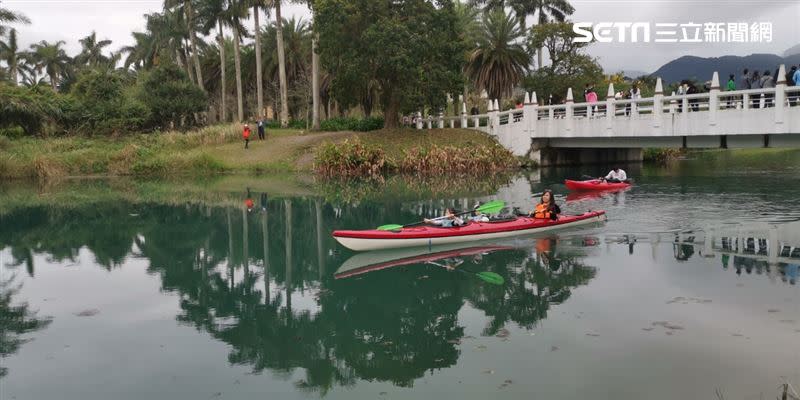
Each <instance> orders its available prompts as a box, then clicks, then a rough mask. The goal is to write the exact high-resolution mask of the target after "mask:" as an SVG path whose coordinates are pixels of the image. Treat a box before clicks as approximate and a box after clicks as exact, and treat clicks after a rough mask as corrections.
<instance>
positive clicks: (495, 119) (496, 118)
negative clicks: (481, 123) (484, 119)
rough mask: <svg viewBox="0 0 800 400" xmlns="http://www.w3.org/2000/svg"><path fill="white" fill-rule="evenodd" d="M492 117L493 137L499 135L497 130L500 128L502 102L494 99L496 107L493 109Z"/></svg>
mask: <svg viewBox="0 0 800 400" xmlns="http://www.w3.org/2000/svg"><path fill="white" fill-rule="evenodd" d="M492 110H493V111H492V112H493V114H492V117H491V118H490V120H491V127H492V128H491V132H492V134H493V135H497V128H498V127H499V126H500V102H499V101H497V99H494V105H493V107H492Z"/></svg>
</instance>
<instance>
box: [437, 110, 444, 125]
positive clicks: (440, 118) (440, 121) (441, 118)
mask: <svg viewBox="0 0 800 400" xmlns="http://www.w3.org/2000/svg"><path fill="white" fill-rule="evenodd" d="M436 125H437V127H438V128H439V129H443V128H444V114H443V113H442V112H441V111H439V117H438V118H437V124H436Z"/></svg>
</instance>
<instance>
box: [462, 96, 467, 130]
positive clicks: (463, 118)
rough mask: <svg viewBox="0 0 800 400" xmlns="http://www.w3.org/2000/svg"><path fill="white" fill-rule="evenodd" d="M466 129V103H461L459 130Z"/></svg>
mask: <svg viewBox="0 0 800 400" xmlns="http://www.w3.org/2000/svg"><path fill="white" fill-rule="evenodd" d="M466 127H467V102H465V101H464V102H461V128H466Z"/></svg>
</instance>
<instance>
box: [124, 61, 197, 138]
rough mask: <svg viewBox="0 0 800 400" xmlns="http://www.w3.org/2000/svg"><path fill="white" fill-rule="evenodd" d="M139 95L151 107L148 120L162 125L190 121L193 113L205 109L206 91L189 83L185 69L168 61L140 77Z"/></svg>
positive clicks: (154, 124) (176, 124) (153, 123)
mask: <svg viewBox="0 0 800 400" xmlns="http://www.w3.org/2000/svg"><path fill="white" fill-rule="evenodd" d="M138 98H139V100H140V101H141V102H142V103H143V104H144V105H145V106H146V107H147V108H149V109H150V123H151V124H152V125H153V126H161V127H167V126H168V125H169V124H173V125H174V126H176V127H177V126H179V125H180V124H181V121H190V120H191V117H192V114H194V113H198V112H201V111H204V110H205V109H206V105H207V103H208V99H207V96H206V94H205V93H204V92H203V90H202V89H200V88H199V87H197V86H196V85H195V84H193V83H192V81H191V80H190V79H189V77H188V76H187V75H186V71H184V70H182V69H180V68H178V66H176V65H174V64H171V63H166V64H161V65H159V66H157V67H155V68H153V69H152V70H151V71H149V72H147V73H146V74H145V75H144V77H142V78H140V87H139V93H138Z"/></svg>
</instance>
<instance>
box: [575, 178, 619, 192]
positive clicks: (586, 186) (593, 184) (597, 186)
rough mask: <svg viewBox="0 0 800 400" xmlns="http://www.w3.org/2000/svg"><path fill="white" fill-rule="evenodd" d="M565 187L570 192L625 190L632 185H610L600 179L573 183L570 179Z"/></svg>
mask: <svg viewBox="0 0 800 400" xmlns="http://www.w3.org/2000/svg"><path fill="white" fill-rule="evenodd" d="M564 185H566V186H567V189H569V190H609V189H623V188H626V187H629V186H631V184H630V183H624V182H619V183H608V182H606V181H604V180H600V179H591V180H588V181H571V180H569V179H567V180H565V181H564Z"/></svg>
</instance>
